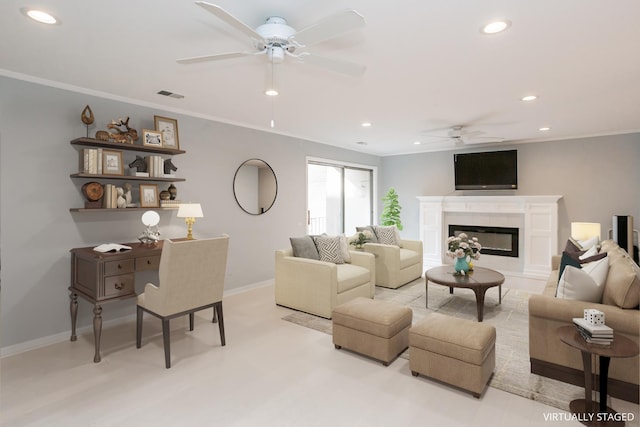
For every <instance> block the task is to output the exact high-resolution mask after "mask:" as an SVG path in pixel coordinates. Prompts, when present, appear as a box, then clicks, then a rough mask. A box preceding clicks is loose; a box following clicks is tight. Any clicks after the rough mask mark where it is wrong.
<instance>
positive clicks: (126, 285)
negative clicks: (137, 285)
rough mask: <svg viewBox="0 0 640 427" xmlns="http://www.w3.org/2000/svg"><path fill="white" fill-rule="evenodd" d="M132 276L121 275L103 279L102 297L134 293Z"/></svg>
mask: <svg viewBox="0 0 640 427" xmlns="http://www.w3.org/2000/svg"><path fill="white" fill-rule="evenodd" d="M134 277H135V275H134V274H121V275H119V276H111V277H105V278H104V296H105V297H115V296H118V295H129V294H133V293H135V290H134Z"/></svg>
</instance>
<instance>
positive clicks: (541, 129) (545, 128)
mask: <svg viewBox="0 0 640 427" xmlns="http://www.w3.org/2000/svg"><path fill="white" fill-rule="evenodd" d="M538 130H539V131H542V132H546V131H548V130H551V128H550V127H549V126H544V127H541V128H540V129H538Z"/></svg>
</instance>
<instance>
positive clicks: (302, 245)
mask: <svg viewBox="0 0 640 427" xmlns="http://www.w3.org/2000/svg"><path fill="white" fill-rule="evenodd" d="M289 241H290V242H291V249H293V256H295V257H299V258H309V259H320V255H319V254H318V249H317V248H316V244H315V242H314V241H313V239H312V238H311V236H302V237H290V238H289Z"/></svg>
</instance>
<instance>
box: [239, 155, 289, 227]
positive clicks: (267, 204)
mask: <svg viewBox="0 0 640 427" xmlns="http://www.w3.org/2000/svg"><path fill="white" fill-rule="evenodd" d="M233 195H234V196H235V198H236V202H238V206H240V208H242V210H243V211H245V212H246V213H248V214H251V215H262V214H263V213H265V212H267V211H268V210H269V209H271V206H273V204H274V203H275V201H276V196H277V195H278V181H277V180H276V174H275V173H274V172H273V169H271V166H269V164H268V163H267V162H265V161H264V160H260V159H249V160H247V161H246V162H244V163H242V164H241V165H240V167H239V168H238V170H237V171H236V174H235V176H234V177H233Z"/></svg>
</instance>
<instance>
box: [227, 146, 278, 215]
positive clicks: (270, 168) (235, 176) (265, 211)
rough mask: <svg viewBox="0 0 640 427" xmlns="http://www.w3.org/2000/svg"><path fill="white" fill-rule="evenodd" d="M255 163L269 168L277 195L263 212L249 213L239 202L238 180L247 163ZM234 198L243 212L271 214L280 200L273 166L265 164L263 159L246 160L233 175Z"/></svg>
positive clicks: (251, 213) (252, 213)
mask: <svg viewBox="0 0 640 427" xmlns="http://www.w3.org/2000/svg"><path fill="white" fill-rule="evenodd" d="M255 161H259V162H262V163H264V165H265V166H266V167H267V168H269V170H270V171H271V175H273V181H274V183H275V185H276V186H275V194H274V195H273V200H272V201H271V204H270V205H269V206H268V207H267V208H266V209H265V210H264V211H262V212H249V211H248V210H247V209H245V207H244V206H242V204H240V200H238V195H237V194H236V178H237V177H238V172H240V169H241V168H242V167H243V166H245V165H246V164H247V163H251V162H255ZM233 197H234V198H235V199H236V203H237V204H238V206H240V209H242V210H243V211H245V212H246V213H248V214H249V215H256V216H257V215H262V214H265V213H267V212H269V210H270V209H271V208H272V207H273V205H274V204H275V203H276V199H277V198H278V177H277V176H276V173H275V171H274V170H273V168H272V167H271V165H270V164H269V163H267V162H265V161H264V160H262V159H258V158H252V159H248V160H245V161H244V162H242V163H241V164H240V166H238V169H236V173H235V174H234V175H233Z"/></svg>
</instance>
